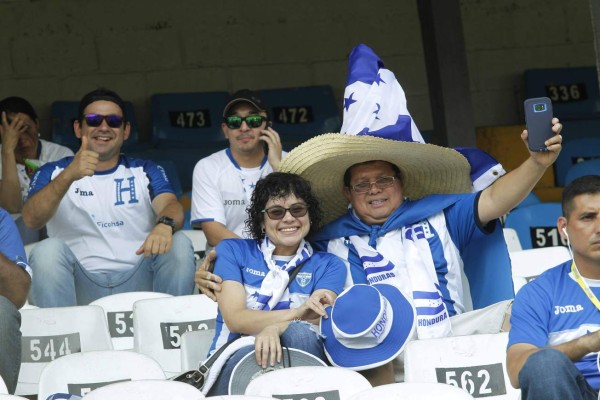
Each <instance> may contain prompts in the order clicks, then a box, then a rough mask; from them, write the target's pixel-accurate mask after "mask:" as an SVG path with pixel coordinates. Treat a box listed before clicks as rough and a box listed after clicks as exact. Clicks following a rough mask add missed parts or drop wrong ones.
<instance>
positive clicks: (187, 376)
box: [171, 260, 307, 391]
mask: <svg viewBox="0 0 600 400" xmlns="http://www.w3.org/2000/svg"><path fill="white" fill-rule="evenodd" d="M306 261H307V260H304V261H303V262H301V263H300V264H298V265H297V266H296V268H294V270H293V271H292V273H291V274H290V279H289V281H288V284H287V286H286V289H287V288H288V287H289V286H290V284H291V283H292V281H293V280H294V279H295V278H296V275H298V272H300V270H301V269H302V267H303V266H304V263H305V262H306ZM240 337H242V336H238V337H236V338H235V339H231V340H230V341H228V342H227V343H225V344H224V345H223V346H221V347H220V348H219V349H218V350H217V351H215V352H214V353H213V354H212V355H211V356H210V357H208V358H207V359H206V360H205V361H204V362H203V363H202V364H200V365H199V366H198V369H193V370H191V371H187V372H184V373H183V374H181V375H178V376H175V377H173V378H171V380H173V381H177V382H183V383H187V384H189V385H192V386H193V387H195V388H196V389H198V390H200V391H201V390H202V388H203V387H204V383H205V382H206V378H207V377H208V372H209V371H210V368H211V367H212V366H213V364H214V363H215V361H217V359H218V358H219V356H220V355H221V354H222V353H223V352H224V351H225V349H226V348H227V347H229V345H230V344H231V343H233V342H235V341H236V340H238V339H239V338H240Z"/></svg>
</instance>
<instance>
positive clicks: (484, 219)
mask: <svg viewBox="0 0 600 400" xmlns="http://www.w3.org/2000/svg"><path fill="white" fill-rule="evenodd" d="M552 130H553V131H554V133H555V135H554V136H553V137H552V138H550V139H548V140H547V141H546V142H545V144H546V147H547V151H543V152H532V151H529V154H530V156H529V158H528V159H527V160H525V161H524V162H523V163H522V164H521V165H520V166H519V167H518V168H516V169H515V170H513V171H511V172H509V173H507V174H506V175H504V176H503V177H501V178H500V179H498V180H497V181H496V182H494V183H493V184H492V185H491V186H490V187H488V188H487V189H485V190H484V191H483V192H482V193H481V197H480V198H479V205H478V210H477V211H478V216H479V220H480V221H481V223H482V224H486V223H488V222H489V221H491V220H493V219H496V218H500V217H501V216H503V215H505V214H506V213H507V212H509V211H510V210H512V209H513V208H514V207H516V206H517V205H518V204H519V203H520V202H521V201H522V200H523V199H524V198H525V197H526V196H527V195H528V194H529V193H530V192H531V190H532V189H533V187H534V186H535V184H536V183H537V182H538V181H539V180H540V178H541V177H542V175H543V174H544V172H545V171H546V169H547V168H548V167H549V166H551V165H552V164H553V163H554V161H555V160H556V158H557V157H558V154H559V153H560V150H561V149H562V145H561V143H562V136H561V135H560V131H561V130H562V125H561V124H560V123H559V121H558V119H557V118H554V119H552ZM521 139H522V140H523V142H524V143H525V146H527V130H524V131H523V132H522V133H521Z"/></svg>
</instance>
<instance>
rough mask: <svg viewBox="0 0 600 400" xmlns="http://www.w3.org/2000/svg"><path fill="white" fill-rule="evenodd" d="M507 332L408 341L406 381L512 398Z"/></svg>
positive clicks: (517, 392)
mask: <svg viewBox="0 0 600 400" xmlns="http://www.w3.org/2000/svg"><path fill="white" fill-rule="evenodd" d="M507 343H508V333H507V332H503V333H496V334H479V335H470V336H454V337H446V338H440V339H425V340H412V341H410V342H408V344H407V345H406V349H405V351H404V376H405V380H406V382H435V383H444V384H448V385H454V386H457V387H459V388H462V389H465V390H466V391H467V392H468V393H469V394H472V395H473V397H485V398H486V399H487V398H489V399H492V400H516V399H518V398H519V395H520V390H517V389H514V388H513V387H512V386H511V384H510V381H509V380H508V375H507V372H506V345H507Z"/></svg>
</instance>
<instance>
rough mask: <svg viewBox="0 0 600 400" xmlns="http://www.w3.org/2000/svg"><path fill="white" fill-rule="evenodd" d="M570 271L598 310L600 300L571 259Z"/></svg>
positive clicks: (599, 308) (599, 309)
mask: <svg viewBox="0 0 600 400" xmlns="http://www.w3.org/2000/svg"><path fill="white" fill-rule="evenodd" d="M571 273H572V274H573V276H575V281H576V282H577V283H578V284H579V286H580V287H581V289H583V292H584V293H585V295H586V296H587V297H588V299H590V301H591V302H592V303H593V304H594V305H595V306H596V308H597V309H598V311H600V300H598V298H597V297H596V295H595V294H594V292H592V289H590V287H589V286H588V284H587V283H586V282H585V280H583V278H582V277H581V274H580V273H579V271H578V270H577V267H576V266H575V261H574V260H573V263H572V264H571ZM599 354H600V353H599Z"/></svg>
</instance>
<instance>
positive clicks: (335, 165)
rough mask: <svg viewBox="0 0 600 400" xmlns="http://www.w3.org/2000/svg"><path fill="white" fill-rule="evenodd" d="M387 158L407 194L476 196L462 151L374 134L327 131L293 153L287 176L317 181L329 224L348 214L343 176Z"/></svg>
mask: <svg viewBox="0 0 600 400" xmlns="http://www.w3.org/2000/svg"><path fill="white" fill-rule="evenodd" d="M374 160H383V161H387V162H390V163H392V164H395V165H397V166H398V168H400V171H401V172H402V179H403V181H402V191H403V194H404V196H406V197H408V198H410V199H412V200H417V199H420V198H422V197H425V196H427V195H430V194H448V193H468V192H471V188H472V183H471V177H470V172H471V167H470V165H469V163H468V162H467V160H466V158H465V157H464V156H463V155H462V154H460V153H459V152H458V151H456V150H453V149H450V148H447V147H441V146H436V145H433V144H426V143H417V142H403V141H398V140H390V139H382V138H379V137H375V136H369V135H346V134H343V133H326V134H323V135H319V136H316V137H314V138H312V139H309V140H307V141H306V142H304V143H302V144H300V145H299V146H298V147H296V148H294V149H293V150H292V151H290V152H289V153H288V154H287V156H285V157H284V158H283V160H282V162H281V165H280V167H279V171H281V172H289V173H294V174H298V175H300V176H302V177H303V178H304V179H306V180H308V181H309V182H310V183H311V186H312V188H313V192H314V194H315V196H316V197H317V198H318V199H319V201H320V202H321V207H322V209H323V213H324V215H325V218H324V222H325V223H328V222H331V221H333V220H335V219H336V218H338V217H340V216H342V215H343V214H345V213H346V210H347V208H348V201H347V200H346V198H345V197H344V195H343V191H342V189H343V177H344V173H345V172H346V170H347V169H348V168H349V167H351V166H352V165H354V164H357V163H361V162H365V161H374Z"/></svg>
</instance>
